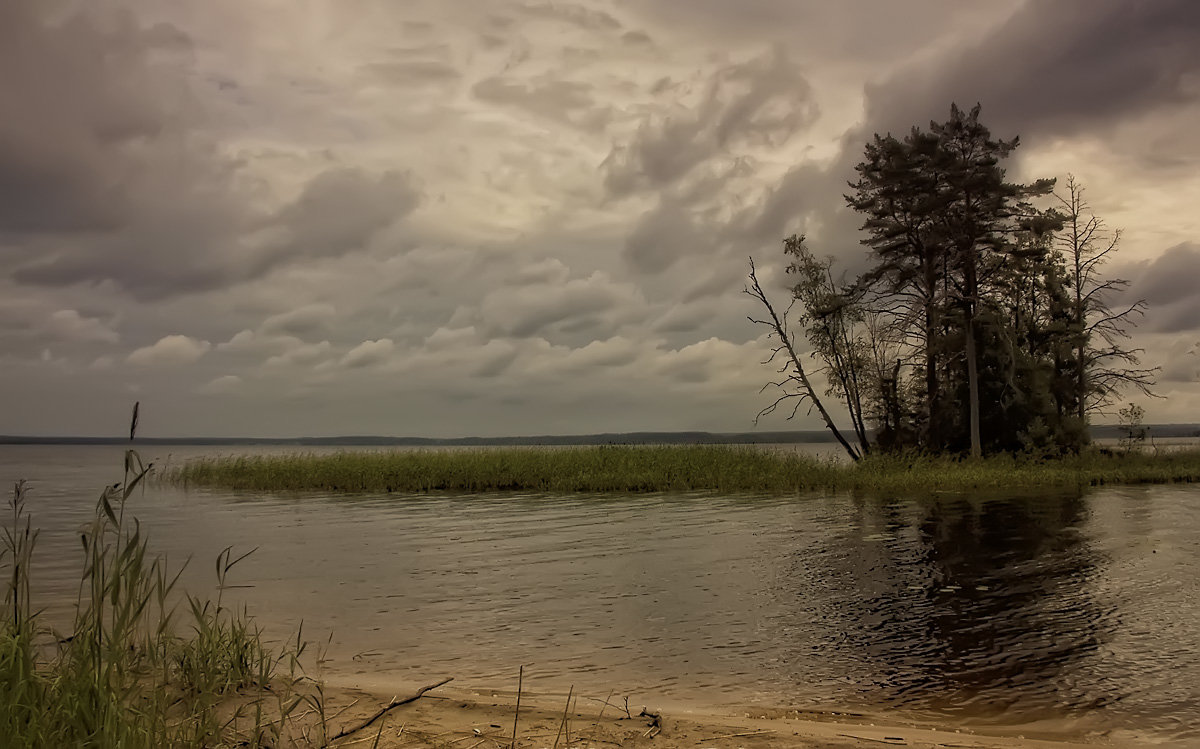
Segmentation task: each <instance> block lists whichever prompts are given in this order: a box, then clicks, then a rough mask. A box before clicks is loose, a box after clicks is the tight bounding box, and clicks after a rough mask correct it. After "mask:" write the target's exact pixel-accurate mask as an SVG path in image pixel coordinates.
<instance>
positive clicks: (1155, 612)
mask: <svg viewBox="0 0 1200 749" xmlns="http://www.w3.org/2000/svg"><path fill="white" fill-rule="evenodd" d="M234 449H235V448H228V447H225V448H219V449H213V448H203V449H201V448H187V447H183V448H179V447H171V448H152V450H154V451H158V453H159V454H157V455H151V454H150V453H149V452H146V453H145V455H146V457H147V458H157V459H158V460H160V461H163V460H166V459H167V457H168V451H169V452H170V460H174V461H178V460H180V459H182V458H184V457H187V456H190V455H196V454H201V453H213V452H217V453H221V452H224V453H229V452H231V451H232V450H234ZM236 449H237V450H255V448H236ZM270 449H271V450H287V449H291V450H294V449H295V448H270ZM120 460H121V450H120V448H114V447H111V446H12V447H2V446H0V478H2V479H5V480H8V481H11V480H15V479H16V478H20V477H25V478H29V479H30V487H31V494H30V508H31V510H32V512H33V514H34V518H35V522H36V523H37V524H38V525H40V526H41V527H42V536H41V538H40V540H39V554H38V558H37V562H38V565H37V570H36V572H37V574H38V575H39V583H38V584H37V585H36V589H37V590H38V591H41V592H42V599H43V600H42V601H40V603H41V605H45V606H47V607H48V609H49V615H50V616H51V617H52V618H53V617H59V618H60V619H64V620H65V617H66V615H67V612H68V611H69V603H70V601H71V600H73V596H74V594H75V590H76V586H77V584H78V569H79V562H80V558H81V551H80V547H79V541H78V534H77V530H78V528H79V527H80V526H81V525H83V524H84V523H85V522H86V521H87V520H88V518H89V517H90V516H91V513H92V511H93V508H94V504H95V498H96V496H97V495H98V493H99V488H100V487H101V486H102V485H103V484H104V483H105V482H106V481H113V480H118V479H119V478H120V475H119V471H120ZM1196 496H1197V490H1196V489H1195V488H1194V487H1190V486H1186V485H1185V486H1161V487H1138V488H1107V489H1103V490H1100V491H1096V492H1092V493H1089V494H1087V495H1086V496H1078V495H1077V494H1073V493H1065V494H1039V495H1034V494H1024V495H1018V494H1007V495H1003V494H1002V495H986V496H984V495H978V496H960V495H954V494H930V495H928V496H922V497H910V498H893V499H887V498H873V499H866V498H855V497H853V496H849V495H837V496H819V495H801V496H785V497H756V496H741V497H722V496H711V495H703V496H702V495H650V496H638V497H613V496H571V497H561V496H557V497H556V496H514V495H490V496H488V495H485V496H436V497H397V496H395V495H390V496H355V497H329V496H317V495H254V494H238V493H229V492H213V491H195V490H193V491H190V492H184V491H180V490H177V489H172V488H165V487H158V488H152V489H151V490H150V491H147V492H146V493H145V494H144V495H140V494H139V495H137V496H136V497H135V498H134V499H133V500H131V511H132V512H133V513H134V514H136V515H137V516H138V517H139V518H140V519H141V521H142V523H143V527H144V528H146V529H148V531H149V532H150V534H151V537H152V540H153V544H154V546H155V548H157V549H158V550H160V551H163V552H166V553H168V554H169V556H170V558H171V559H172V560H174V561H177V562H182V561H183V560H184V559H185V558H186V557H188V556H191V557H193V561H192V563H191V564H190V565H189V567H188V571H187V572H186V573H185V576H184V580H185V582H186V584H187V585H188V586H189V588H191V589H193V590H198V591H201V592H203V591H205V590H209V589H211V586H212V584H213V573H212V569H213V566H212V560H213V558H214V557H215V556H216V554H217V552H219V551H220V550H221V549H222V548H223V547H225V546H227V545H233V546H234V548H235V549H237V550H249V549H251V548H253V547H258V550H257V551H256V552H255V553H254V554H253V555H252V556H251V557H250V558H249V559H247V560H246V561H245V562H243V563H242V564H241V565H239V567H238V568H237V570H236V573H235V575H234V576H233V577H234V579H233V582H235V583H239V584H244V585H247V586H252V587H247V588H239V589H234V590H231V591H228V593H227V595H231V596H233V597H235V599H236V600H243V601H248V602H249V603H250V605H251V608H252V612H253V613H255V614H256V615H257V618H258V620H259V621H260V623H262V624H263V625H264V626H265V627H266V628H267V629H268V631H270V632H271V633H274V634H277V635H278V636H286V635H287V634H288V633H290V632H292V631H294V629H295V627H297V626H298V625H299V622H300V621H301V620H303V622H304V631H305V633H306V636H308V637H309V638H311V639H314V640H317V639H319V640H321V641H326V638H329V639H328V654H327V658H326V661H325V664H324V667H325V669H326V672H327V675H328V677H329V678H330V679H331V680H333V681H360V682H363V681H365V682H367V683H373V684H377V685H378V684H385V683H388V682H400V681H403V682H423V683H424V682H427V681H429V680H430V677H441V676H444V675H452V676H455V677H456V680H457V682H458V683H459V684H461V685H462V686H464V687H469V686H502V687H510V688H511V687H512V683H511V682H512V681H513V678H514V675H515V673H516V669H517V666H518V664H532V665H530V666H529V667H527V669H526V677H527V680H529V681H532V683H533V688H534V689H542V690H552V689H563V690H565V689H566V687H567V686H568V685H575V687H576V689H577V691H579V690H583V691H584V693H585V694H586V693H591V694H597V695H599V696H603V695H604V694H607V693H608V691H609V689H613V688H615V689H616V690H617V693H618V694H624V693H628V694H631V695H635V696H634V697H633V698H632V699H631V702H640V701H649V702H653V701H655V700H661V701H668V702H669V701H675V702H681V703H688V702H690V703H710V704H712V703H716V704H726V705H728V704H742V703H749V704H761V705H770V706H784V707H796V708H804V709H810V708H818V709H819V708H822V707H827V708H832V707H837V708H842V709H845V708H849V709H856V710H863V711H879V710H888V711H893V712H894V713H899V714H901V715H905V716H910V717H914V718H917V719H935V720H945V719H947V718H949V719H952V720H954V721H955V722H959V723H966V724H973V723H974V724H1027V723H1034V722H1039V723H1040V724H1041V725H1042V726H1053V727H1055V730H1061V731H1062V732H1064V733H1071V734H1078V733H1102V732H1111V733H1110V734H1109V735H1110V736H1117V737H1121V736H1130V735H1132V734H1134V733H1136V734H1146V733H1149V734H1151V735H1152V737H1153V738H1155V739H1157V740H1162V741H1168V742H1174V743H1178V744H1179V745H1181V746H1186V745H1196V744H1200V707H1197V706H1198V705H1200V623H1198V618H1197V616H1196V614H1197V612H1198V609H1197V603H1198V597H1200V519H1197V516H1196V512H1195V509H1196V501H1195V500H1196Z"/></svg>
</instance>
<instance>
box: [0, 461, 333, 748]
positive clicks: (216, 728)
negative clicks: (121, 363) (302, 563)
mask: <svg viewBox="0 0 1200 749" xmlns="http://www.w3.org/2000/svg"><path fill="white" fill-rule="evenodd" d="M149 473H150V468H149V466H144V465H142V463H141V460H140V458H139V457H138V456H137V453H136V452H134V451H132V450H130V451H127V452H126V458H125V480H124V481H123V482H121V483H118V484H114V485H111V486H109V487H106V488H105V490H104V492H103V493H102V494H101V496H100V498H99V500H98V502H97V504H96V512H95V517H94V519H93V520H92V521H91V523H90V524H89V526H88V527H87V528H86V529H85V530H83V531H82V533H81V535H80V543H81V546H82V552H83V568H82V572H81V576H80V585H79V594H78V600H77V604H76V613H75V616H74V621H73V623H72V630H71V631H70V633H69V634H66V635H65V636H64V635H63V634H62V633H56V632H53V631H52V630H51V629H50V628H49V627H46V626H43V625H42V623H41V618H40V616H39V613H38V612H37V611H36V610H34V609H33V608H32V601H33V586H34V581H33V580H32V577H31V575H30V561H31V559H32V557H33V551H34V547H35V544H36V541H37V531H36V530H34V528H33V524H32V520H31V518H30V515H29V513H28V511H27V509H26V500H27V494H26V487H25V484H24V483H23V482H22V483H18V484H17V485H16V486H15V487H14V490H13V494H12V498H11V500H10V503H9V505H10V506H9V509H10V513H9V516H10V517H9V519H8V522H6V524H5V528H4V533H3V538H2V539H0V542H2V546H0V569H2V570H4V572H5V579H6V583H7V585H6V588H7V590H6V592H5V597H4V601H3V605H2V607H0V614H2V619H3V621H2V623H0V746H3V747H5V748H6V749H8V748H15V747H60V746H61V747H72V746H97V747H135V748H136V747H147V748H149V747H183V746H186V747H193V746H248V747H258V746H278V745H280V744H281V743H284V742H286V741H292V740H293V739H295V738H296V736H297V735H298V734H297V731H298V729H297V728H296V727H295V726H294V725H292V722H291V717H292V716H293V714H294V713H295V712H296V711H297V709H298V708H300V707H301V706H304V705H313V704H314V703H315V702H316V701H317V700H318V699H319V691H317V690H314V689H313V688H312V683H311V681H310V680H308V679H307V678H306V677H305V676H304V675H303V671H302V669H301V667H300V662H299V659H300V656H301V654H302V652H303V650H304V646H303V644H302V643H301V642H300V639H299V635H297V639H296V641H295V643H288V644H286V645H284V646H282V647H279V648H277V649H272V648H270V647H268V645H267V644H266V642H265V641H264V638H263V635H262V633H261V632H260V631H259V630H258V629H256V628H255V627H254V626H253V623H252V621H251V620H250V618H249V616H248V615H247V613H246V612H245V609H241V610H235V609H229V608H227V607H225V606H223V605H222V597H221V592H220V591H223V590H224V589H225V588H226V587H227V578H228V575H229V573H230V571H231V570H232V569H233V567H234V566H235V565H236V564H237V563H238V562H239V561H241V560H242V559H244V558H245V555H242V556H240V557H233V555H232V552H231V550H229V549H226V550H225V551H224V552H222V554H221V555H220V556H219V557H218V559H217V564H216V573H217V583H218V594H217V596H216V598H215V599H214V600H207V599H202V598H198V597H194V596H190V595H189V596H185V597H184V598H183V600H184V601H186V607H185V608H186V611H185V614H184V615H183V616H177V613H178V612H177V611H176V605H175V604H176V602H178V601H179V600H180V596H179V595H177V594H176V591H175V588H176V584H177V582H178V579H179V573H178V572H177V573H175V574H174V575H172V574H170V573H169V572H168V570H167V567H166V564H165V562H164V560H163V559H162V558H160V557H156V556H154V555H152V554H151V553H150V552H149V550H148V543H147V539H146V536H145V534H144V533H143V532H142V528H141V526H140V524H139V523H138V522H137V520H136V519H133V518H127V517H126V512H125V511H126V504H127V501H128V500H129V498H130V495H131V494H132V493H133V491H134V490H135V489H136V488H137V487H138V486H139V485H141V484H142V483H143V481H144V480H145V479H146V477H147V476H148V475H149ZM177 619H178V621H177Z"/></svg>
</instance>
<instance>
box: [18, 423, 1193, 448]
mask: <svg viewBox="0 0 1200 749" xmlns="http://www.w3.org/2000/svg"><path fill="white" fill-rule="evenodd" d="M1123 429H1124V428H1123V427H1121V426H1120V425H1117V424H1092V425H1089V427H1088V432H1089V435H1090V437H1091V438H1092V439H1119V438H1121V437H1124V436H1126V434H1125V431H1123ZM1145 429H1146V430H1147V437H1148V438H1149V439H1151V440H1153V439H1186V438H1200V424H1148V425H1146V426H1145ZM832 442H834V437H833V435H832V434H830V433H829V432H828V431H826V430H796V431H787V432H612V433H607V432H606V433H601V434H565V435H562V434H560V435H552V434H548V435H539V436H529V437H385V436H375V435H351V436H328V437H138V438H136V439H135V440H133V441H132V442H130V440H129V438H128V437H73V436H63V437H28V436H19V435H0V445H125V446H128V445H133V446H138V445H201V446H202V445H218V446H219V445H281V446H286V445H296V446H298V447H303V446H306V445H311V446H329V447H337V446H339V445H345V446H347V447H354V446H372V447H379V446H383V447H386V446H390V445H395V446H397V447H405V446H411V447H455V446H460V447H489V446H496V447H503V446H508V445H515V446H529V447H538V446H554V445H579V446H587V445H791V444H829V443H832Z"/></svg>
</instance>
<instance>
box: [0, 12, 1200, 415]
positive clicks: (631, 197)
mask: <svg viewBox="0 0 1200 749" xmlns="http://www.w3.org/2000/svg"><path fill="white" fill-rule="evenodd" d="M1196 38H1200V10H1198V8H1197V6H1196V5H1195V4H1194V3H1190V2H1186V1H1185V0H1158V1H1156V2H1138V1H1136V0H1006V1H1005V2H996V3H959V2H952V1H951V0H914V2H907V3H902V4H899V3H892V4H888V3H882V4H881V3H878V2H874V1H873V0H848V1H847V2H843V3H816V2H785V1H784V0H745V2H740V3H729V2H723V1H722V0H696V1H695V2H691V3H680V2H675V1H674V0H646V1H645V2H638V3H620V2H611V1H610V0H576V1H575V2H568V3H560V2H554V3H546V2H529V1H528V0H496V2H493V3H489V4H488V7H487V12H486V13H480V12H479V11H478V8H474V7H470V6H469V5H462V4H455V3H435V2H423V1H419V2H412V3H395V2H391V1H390V0H356V2H354V3H343V2H336V1H335V0H315V2H313V3H309V4H306V5H305V6H304V7H303V8H299V7H297V8H295V9H292V11H291V12H289V13H286V14H282V13H279V12H277V10H273V9H271V8H268V7H266V6H262V5H261V4H256V3H244V2H238V1H237V0H213V2H211V3H204V4H186V3H161V4H150V3H142V2H137V1H136V0H97V1H96V2H91V3H73V4H59V3H43V2H36V1H35V0H15V1H14V2H6V3H3V4H0V107H3V111H4V113H5V116H4V117H3V118H0V258H2V263H3V264H2V265H0V358H3V359H4V361H5V367H4V368H0V387H3V388H4V390H5V392H9V393H15V394H17V397H15V398H12V399H11V400H13V401H14V404H13V406H12V408H11V409H8V410H6V412H5V415H4V418H5V419H6V424H5V426H4V427H3V428H2V429H0V431H4V432H17V433H31V434H52V433H89V434H104V433H112V432H113V431H115V430H118V429H119V427H120V421H121V420H122V417H121V415H120V414H119V413H118V412H123V411H124V407H123V406H122V407H121V408H116V406H113V407H111V408H110V407H109V406H108V404H114V403H121V404H123V403H124V402H125V401H127V400H129V399H131V398H135V399H138V400H141V401H142V403H143V409H144V412H145V414H146V419H145V421H144V423H145V428H146V429H147V430H149V431H147V432H146V434H147V435H148V436H161V435H163V434H166V433H177V434H196V435H201V434H202V435H215V434H260V435H264V436H268V435H298V434H336V433H354V434H363V433H372V432H374V433H397V432H403V433H408V434H429V435H441V436H453V435H462V434H521V433H525V434H529V433H550V432H556V431H557V432H564V431H572V432H599V431H629V430H637V429H710V430H716V431H726V430H743V429H748V428H751V425H752V419H753V416H754V414H755V413H757V412H758V410H759V409H760V408H761V407H762V406H763V405H764V402H763V398H765V397H766V396H762V395H759V392H758V391H759V388H760V387H761V385H762V383H763V382H765V381H766V379H767V378H768V377H769V376H770V374H771V373H770V371H769V370H767V371H764V368H762V367H761V366H760V364H759V361H760V360H761V358H762V355H763V353H764V351H765V350H766V348H767V347H766V344H765V342H764V341H762V340H760V339H759V331H758V330H757V329H756V328H755V327H754V326H753V325H751V324H750V323H748V322H747V321H746V319H745V318H746V315H747V314H751V313H753V312H755V310H753V309H752V307H751V306H750V302H749V301H748V299H747V298H746V297H745V296H744V295H742V294H741V293H740V292H741V290H742V286H743V283H744V279H745V273H746V270H747V256H750V255H753V256H754V257H755V258H756V260H757V261H758V263H759V268H760V270H761V272H762V275H763V278H764V280H765V281H767V283H768V286H769V287H770V288H771V289H773V290H775V291H776V292H778V293H780V294H782V293H783V292H784V289H785V286H786V279H785V277H784V273H783V266H784V260H783V258H782V256H781V253H780V251H779V247H780V243H781V240H782V239H783V238H784V237H785V236H787V235H788V234H791V233H793V232H802V233H805V234H807V235H808V237H809V241H810V246H812V247H813V249H814V251H815V252H817V253H818V254H819V255H826V254H830V255H833V256H835V258H836V261H837V263H838V268H839V269H842V270H845V271H846V272H854V271H855V270H857V269H859V268H861V267H862V265H863V264H864V263H865V259H866V254H865V252H864V248H863V247H862V246H861V244H860V234H859V231H858V229H859V225H860V224H861V219H860V217H859V216H857V215H855V214H854V213H853V212H851V211H849V210H848V209H846V208H845V206H844V199H843V197H842V194H843V193H844V192H845V191H846V189H847V188H846V183H847V181H848V180H850V179H851V178H852V177H853V167H854V164H855V163H856V162H857V161H858V160H859V159H861V156H862V149H863V146H864V144H865V143H866V142H867V141H868V140H869V139H870V137H871V136H872V134H874V133H877V132H879V133H883V132H889V131H890V132H895V133H904V132H907V130H908V129H909V128H910V127H912V126H914V125H917V126H922V127H924V126H927V125H928V123H929V122H930V120H942V119H945V117H946V116H947V115H948V113H949V109H950V104H951V102H958V103H959V104H960V105H963V106H970V105H973V104H974V103H976V102H980V103H981V104H982V106H983V120H984V122H986V123H987V124H988V125H989V126H990V127H991V129H992V131H993V133H994V134H996V135H998V136H1001V137H1006V138H1007V137H1011V136H1014V135H1020V136H1021V140H1022V145H1021V148H1020V149H1019V150H1018V152H1017V155H1016V157H1015V158H1014V159H1013V160H1012V161H1011V163H1010V164H1009V169H1010V174H1011V175H1012V176H1013V177H1014V178H1017V179H1022V180H1024V179H1031V178H1034V177H1041V176H1049V177H1063V176H1065V175H1066V173H1068V172H1073V173H1075V174H1076V176H1077V177H1078V178H1079V179H1080V181H1081V182H1082V183H1083V184H1085V185H1087V187H1088V195H1089V198H1090V199H1091V201H1092V203H1093V208H1094V210H1095V211H1096V213H1097V215H1099V216H1102V217H1103V218H1104V219H1105V221H1106V223H1107V224H1108V225H1110V226H1112V227H1121V228H1122V229H1123V230H1124V232H1123V235H1122V237H1123V238H1122V242H1121V249H1120V252H1119V253H1118V254H1119V257H1118V258H1117V259H1116V260H1114V262H1112V263H1111V264H1110V265H1109V266H1107V267H1109V268H1110V269H1111V271H1112V273H1113V274H1114V275H1115V276H1117V277H1122V278H1127V279H1128V280H1129V281H1130V285H1129V288H1128V291H1127V293H1126V295H1125V296H1123V297H1120V298H1116V299H1114V300H1113V301H1114V307H1118V306H1119V305H1120V303H1122V302H1124V303H1132V301H1134V300H1136V299H1140V298H1144V299H1145V300H1146V301H1147V302H1148V305H1149V306H1148V308H1147V313H1146V316H1145V318H1144V319H1142V320H1141V322H1140V325H1139V327H1138V328H1136V329H1135V330H1134V331H1133V333H1134V338H1133V345H1135V346H1137V347H1139V348H1144V349H1145V351H1146V353H1145V355H1144V362H1145V363H1146V364H1148V365H1152V366H1153V365H1160V364H1161V365H1162V366H1163V378H1164V382H1167V383H1169V384H1168V386H1167V387H1168V389H1169V392H1170V394H1171V399H1172V411H1171V413H1170V414H1167V413H1166V412H1165V411H1163V412H1159V413H1156V412H1155V409H1156V408H1160V405H1159V404H1157V403H1153V402H1148V403H1146V404H1145V405H1146V407H1147V411H1148V418H1150V419H1151V420H1156V419H1157V420H1179V419H1181V418H1186V419H1190V420H1200V391H1198V390H1197V388H1198V387H1200V385H1197V384H1196V383H1195V382H1194V379H1193V380H1191V381H1189V378H1190V377H1191V376H1192V374H1194V373H1195V371H1196V370H1195V369H1194V368H1193V362H1194V360H1195V358H1196V357H1195V355H1194V354H1193V353H1190V351H1191V349H1190V348H1189V347H1190V346H1191V344H1192V343H1193V342H1195V341H1200V293H1198V292H1197V289H1196V284H1195V282H1194V279H1195V278H1196V277H1197V276H1200V246H1198V245H1197V241H1198V237H1200V218H1197V214H1196V212H1195V210H1194V207H1195V202H1196V196H1197V195H1198V194H1200V135H1197V130H1196V128H1195V125H1194V123H1195V121H1196V118H1197V116H1200V101H1198V98H1200V85H1198V84H1197V81H1198V80H1200V52H1198V51H1197V50H1198V49H1200V45H1196V44H1195V43H1194V40H1195V39H1196ZM1185 344H1187V345H1185ZM98 404H104V405H98ZM397 414H403V420H402V421H397V416H396V415H397ZM1164 417H1167V418H1164ZM788 426H792V427H796V428H810V427H815V426H816V424H815V423H814V422H813V421H811V420H805V419H804V417H803V415H801V416H799V417H797V419H796V421H794V422H790V423H789V422H785V421H782V420H780V421H779V422H777V423H764V424H763V427H764V428H785V427H788ZM155 430H158V431H157V432H156V431H155ZM152 433H153V435H152Z"/></svg>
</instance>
